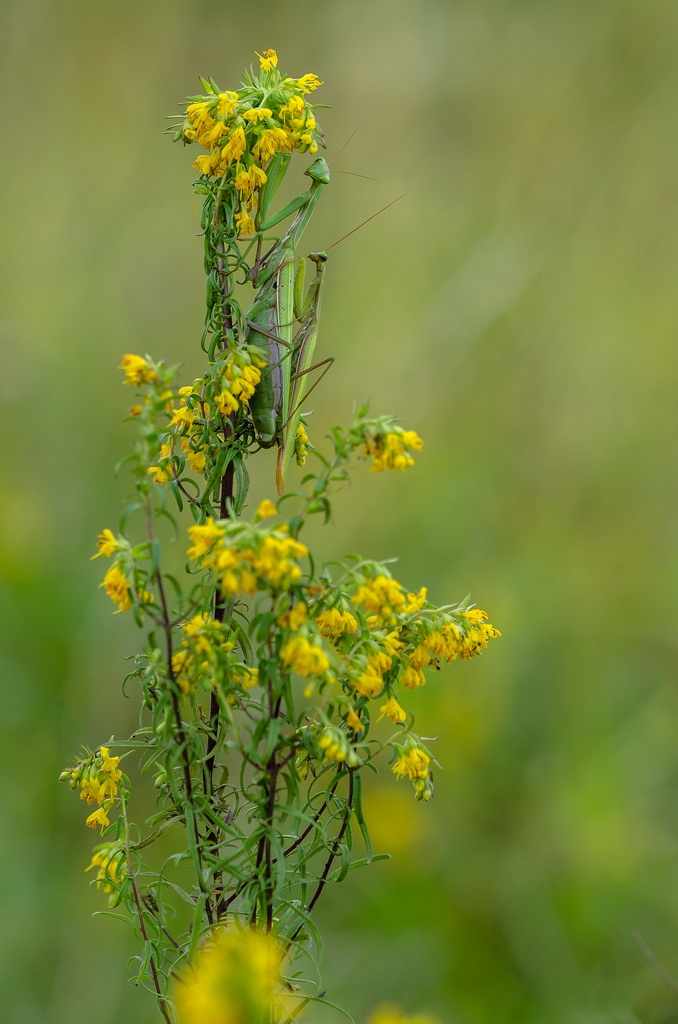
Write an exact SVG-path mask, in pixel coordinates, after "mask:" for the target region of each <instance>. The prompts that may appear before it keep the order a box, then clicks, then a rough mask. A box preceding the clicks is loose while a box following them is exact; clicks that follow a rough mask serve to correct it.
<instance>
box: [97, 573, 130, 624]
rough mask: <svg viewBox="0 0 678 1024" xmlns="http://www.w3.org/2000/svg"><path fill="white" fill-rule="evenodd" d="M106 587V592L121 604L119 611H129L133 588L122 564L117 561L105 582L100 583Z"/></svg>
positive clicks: (105, 577) (116, 602)
mask: <svg viewBox="0 0 678 1024" xmlns="http://www.w3.org/2000/svg"><path fill="white" fill-rule="evenodd" d="M99 586H100V587H105V588H106V593H107V594H108V596H109V597H110V599H111V601H113V603H114V604H117V605H119V607H118V611H119V612H128V611H129V610H130V608H131V607H132V588H131V586H130V582H129V580H128V579H127V577H126V576H125V573H124V572H123V571H122V569H121V568H120V565H119V564H118V563H117V562H115V563H114V564H113V565H112V566H111V567H110V569H109V570H108V572H107V573H106V575H105V576H104V582H103V583H100V584H99Z"/></svg>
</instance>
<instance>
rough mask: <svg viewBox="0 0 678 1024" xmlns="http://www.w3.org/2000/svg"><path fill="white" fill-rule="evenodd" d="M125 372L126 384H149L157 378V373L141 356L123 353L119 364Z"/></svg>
mask: <svg viewBox="0 0 678 1024" xmlns="http://www.w3.org/2000/svg"><path fill="white" fill-rule="evenodd" d="M119 369H120V370H123V371H124V373H125V383H126V384H150V382H151V381H154V380H158V374H157V372H156V371H155V370H154V369H153V367H152V366H151V365H150V364H149V363H148V362H147V361H146V360H145V359H143V358H142V356H134V355H130V354H129V353H128V354H127V355H124V356H123V357H122V362H121V363H120V366H119Z"/></svg>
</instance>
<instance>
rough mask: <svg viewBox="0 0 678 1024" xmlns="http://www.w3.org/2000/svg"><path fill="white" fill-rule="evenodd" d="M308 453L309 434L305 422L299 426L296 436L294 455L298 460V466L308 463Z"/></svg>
mask: <svg viewBox="0 0 678 1024" xmlns="http://www.w3.org/2000/svg"><path fill="white" fill-rule="evenodd" d="M307 455H308V434H307V433H306V428H305V426H304V424H303V423H300V424H299V426H298V427H297V433H296V436H295V438H294V457H295V459H296V462H297V466H305V465H306V456H307Z"/></svg>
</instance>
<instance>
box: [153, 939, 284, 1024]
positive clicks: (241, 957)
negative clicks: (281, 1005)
mask: <svg viewBox="0 0 678 1024" xmlns="http://www.w3.org/2000/svg"><path fill="white" fill-rule="evenodd" d="M281 958H282V954H281V950H280V947H279V945H278V943H277V941H276V940H275V938H274V937H273V936H272V935H270V934H264V933H263V932H256V931H252V930H251V929H244V928H243V929H240V928H238V929H233V930H232V931H231V930H226V929H225V928H224V929H219V930H217V931H216V932H215V933H214V936H213V939H212V940H211V941H210V942H209V943H208V944H207V945H205V946H204V947H203V948H202V949H201V950H199V952H198V953H197V955H196V957H195V959H194V961H193V964H192V970H191V971H190V973H189V974H187V976H186V978H185V979H184V980H183V981H181V982H179V983H177V984H176V985H175V987H174V992H173V997H174V1002H175V1004H176V1007H177V1010H178V1013H179V1019H180V1021H181V1024H269V1021H270V1019H271V1005H272V1004H274V1003H275V993H276V990H277V988H278V964H279V963H280V960H281Z"/></svg>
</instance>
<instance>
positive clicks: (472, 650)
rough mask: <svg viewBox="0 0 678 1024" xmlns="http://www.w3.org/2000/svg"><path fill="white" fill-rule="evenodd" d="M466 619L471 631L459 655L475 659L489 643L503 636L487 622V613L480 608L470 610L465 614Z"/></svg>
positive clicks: (463, 641) (461, 646)
mask: <svg viewBox="0 0 678 1024" xmlns="http://www.w3.org/2000/svg"><path fill="white" fill-rule="evenodd" d="M464 618H465V619H466V621H467V622H468V624H469V629H468V630H467V631H466V635H465V636H464V638H463V640H462V642H461V645H460V649H459V654H460V655H461V657H462V658H473V657H475V655H476V654H480V652H481V651H482V649H483V648H484V647H487V645H488V642H489V641H490V640H491V639H492V638H493V637H497V636H501V633H500V632H499V630H498V629H495V627H494V626H493V625H492V624H491V623H489V622H488V621H487V612H484V611H482V609H480V608H469V609H468V611H465V612H464Z"/></svg>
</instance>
